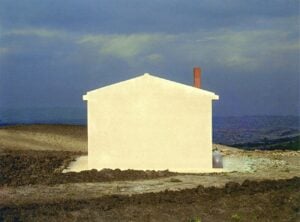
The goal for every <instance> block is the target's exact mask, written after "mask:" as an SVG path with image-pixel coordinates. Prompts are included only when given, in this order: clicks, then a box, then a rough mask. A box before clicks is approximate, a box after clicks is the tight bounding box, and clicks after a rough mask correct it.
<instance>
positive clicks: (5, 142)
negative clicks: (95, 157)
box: [0, 124, 87, 152]
mask: <svg viewBox="0 0 300 222" xmlns="http://www.w3.org/2000/svg"><path fill="white" fill-rule="evenodd" d="M0 149H2V150H3V149H6V150H7V149H8V150H29V149H30V150H56V151H81V152H87V128H86V127H85V126H75V125H45V124H43V125H17V126H6V127H1V128H0Z"/></svg>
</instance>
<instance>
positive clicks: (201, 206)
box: [0, 177, 300, 222]
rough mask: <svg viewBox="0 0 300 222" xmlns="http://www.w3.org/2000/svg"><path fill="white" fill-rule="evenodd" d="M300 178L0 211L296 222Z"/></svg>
mask: <svg viewBox="0 0 300 222" xmlns="http://www.w3.org/2000/svg"><path fill="white" fill-rule="evenodd" d="M299 187H300V178H296V177H295V178H293V179H288V180H277V181H274V180H273V181H271V180H265V181H261V182H256V181H249V180H246V181H244V182H243V183H242V184H241V185H240V184H238V183H235V182H229V183H227V184H226V185H225V187H224V188H215V187H208V188H204V187H203V186H198V187H196V188H193V189H185V190H181V191H168V190H166V191H164V192H159V193H146V194H138V195H132V196H125V195H109V196H103V197H101V198H96V199H84V200H68V199H65V200H59V201H52V202H44V203H31V204H22V205H20V204H12V205H6V206H0V220H4V221H19V220H20V221H270V222H271V221H272V222H273V221H295V222H296V221H299V219H300V217H299V216H300V215H299V207H300V205H299V203H300V192H299Z"/></svg>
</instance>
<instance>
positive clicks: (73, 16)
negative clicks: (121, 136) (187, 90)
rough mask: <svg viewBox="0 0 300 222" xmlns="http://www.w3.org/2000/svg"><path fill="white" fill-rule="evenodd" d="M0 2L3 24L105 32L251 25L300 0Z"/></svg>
mask: <svg viewBox="0 0 300 222" xmlns="http://www.w3.org/2000/svg"><path fill="white" fill-rule="evenodd" d="M0 5H1V7H0V24H1V26H2V27H4V28H19V27H26V26H27V27H43V28H51V29H63V30H69V31H75V32H101V33H132V32H167V33H181V32H186V31H194V30H195V29H214V28H220V27H222V28H224V27H233V26H237V27H240V28H249V27H253V26H257V25H259V24H258V23H259V22H260V21H261V20H265V19H276V18H279V17H287V16H296V15H297V14H298V10H299V2H298V1H293V0H287V1H279V0H268V1H261V0H260V1H256V0H255V1H239V0H237V1H235V0H222V1H211V0H204V1H203V0H202V1H182V0H165V1H160V0H152V1H140V0H129V1H121V0H118V1H117V0H107V1H97V0H94V1H93V0H86V1H82V0H64V1H61V0H52V1H40V0H29V1H28V0H24V1H12V0H6V1H5V0H2V1H0ZM262 25H263V24H262Z"/></svg>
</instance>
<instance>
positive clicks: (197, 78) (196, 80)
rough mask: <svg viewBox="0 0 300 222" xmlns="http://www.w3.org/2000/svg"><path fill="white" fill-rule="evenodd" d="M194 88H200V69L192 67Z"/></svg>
mask: <svg viewBox="0 0 300 222" xmlns="http://www.w3.org/2000/svg"><path fill="white" fill-rule="evenodd" d="M194 87H196V88H199V89H200V88H201V69H200V67H194Z"/></svg>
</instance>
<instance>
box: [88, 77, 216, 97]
mask: <svg viewBox="0 0 300 222" xmlns="http://www.w3.org/2000/svg"><path fill="white" fill-rule="evenodd" d="M149 81H151V82H152V83H156V84H165V85H170V86H173V87H174V86H175V87H178V88H181V89H183V90H186V91H190V92H193V93H197V94H199V95H202V96H208V97H210V98H211V99H213V100H218V99H219V96H218V95H216V94H215V93H213V92H210V91H207V90H203V89H199V88H196V87H194V86H189V85H185V84H182V83H178V82H174V81H171V80H167V79H163V78H160V77H157V76H153V75H151V74H149V73H145V74H144V75H140V76H138V77H135V78H132V79H129V80H125V81H121V82H118V83H115V84H112V85H108V86H104V87H101V88H98V89H94V90H91V91H88V92H87V93H86V95H83V100H88V99H89V97H90V96H93V95H95V94H97V93H101V92H102V91H104V90H108V89H111V88H115V87H118V86H122V85H126V84H127V85H130V84H132V85H134V84H139V83H141V84H147V82H149Z"/></svg>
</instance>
